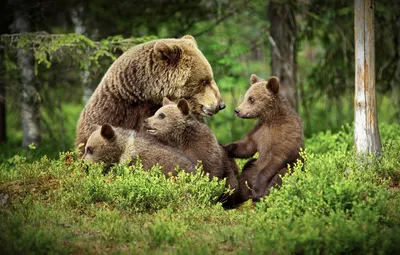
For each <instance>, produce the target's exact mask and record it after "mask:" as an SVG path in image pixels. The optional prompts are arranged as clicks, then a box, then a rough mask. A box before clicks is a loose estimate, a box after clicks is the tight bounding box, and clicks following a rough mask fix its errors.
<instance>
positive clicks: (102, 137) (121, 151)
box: [82, 123, 196, 176]
mask: <svg viewBox="0 0 400 255" xmlns="http://www.w3.org/2000/svg"><path fill="white" fill-rule="evenodd" d="M138 157H139V159H140V161H141V163H142V165H143V169H144V170H149V169H151V168H152V167H153V165H156V164H158V165H159V166H160V167H161V170H162V172H163V173H164V174H165V175H166V176H169V175H170V174H172V175H176V174H177V172H176V170H175V169H176V168H177V167H179V168H180V169H183V170H184V171H185V172H189V173H194V172H195V171H196V169H195V164H196V162H192V161H190V160H189V159H188V158H187V157H186V156H185V155H183V154H182V153H181V152H180V151H178V150H176V149H174V148H170V147H168V146H166V145H164V144H161V143H159V142H157V141H156V140H155V139H154V138H153V137H151V136H147V135H145V134H140V133H137V132H135V131H133V130H126V129H122V128H114V127H112V126H111V125H110V124H108V123H106V124H104V125H103V126H98V127H97V129H96V130H95V131H93V133H92V134H91V135H90V137H89V139H88V141H87V143H86V146H85V153H84V154H83V157H82V158H83V160H84V161H86V162H103V163H104V164H105V167H106V168H109V167H110V166H111V165H112V164H114V163H126V162H128V161H130V164H135V163H136V159H137V158H138Z"/></svg>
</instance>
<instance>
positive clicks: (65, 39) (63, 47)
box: [0, 31, 156, 73]
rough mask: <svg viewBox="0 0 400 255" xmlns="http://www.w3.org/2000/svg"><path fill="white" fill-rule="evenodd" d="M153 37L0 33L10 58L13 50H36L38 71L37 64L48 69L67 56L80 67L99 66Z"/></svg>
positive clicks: (1, 47)
mask: <svg viewBox="0 0 400 255" xmlns="http://www.w3.org/2000/svg"><path fill="white" fill-rule="evenodd" d="M154 39H156V37H155V36H146V37H138V38H123V37H122V36H119V35H118V36H111V37H108V38H105V39H103V40H101V41H92V40H90V39H89V38H87V37H85V36H84V35H81V34H75V33H70V34H48V33H47V32H43V31H42V32H35V33H21V34H4V35H1V36H0V50H3V51H4V54H5V59H6V60H10V57H9V56H8V54H9V53H10V52H16V51H19V50H23V51H25V52H28V51H33V55H34V58H35V66H36V67H35V72H36V73H37V65H39V64H44V65H46V67H47V68H49V67H50V66H51V63H52V62H54V61H55V60H58V61H59V60H60V59H62V58H64V57H67V56H68V57H71V58H72V59H73V60H75V61H76V62H77V63H79V66H80V68H81V69H88V68H89V67H90V66H92V65H99V59H100V58H103V57H106V58H110V59H112V60H115V59H116V58H117V55H118V54H119V53H120V52H125V51H126V50H128V49H129V48H131V47H133V46H135V45H137V44H140V43H144V42H147V41H150V40H154ZM7 62H8V61H7ZM6 67H7V69H8V70H10V69H15V68H17V66H16V65H15V64H7V65H6Z"/></svg>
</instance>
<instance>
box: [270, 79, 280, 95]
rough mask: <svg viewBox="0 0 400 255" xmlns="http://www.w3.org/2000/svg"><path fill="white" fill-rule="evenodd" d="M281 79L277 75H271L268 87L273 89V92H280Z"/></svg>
mask: <svg viewBox="0 0 400 255" xmlns="http://www.w3.org/2000/svg"><path fill="white" fill-rule="evenodd" d="M279 86H280V83H279V79H278V77H276V76H271V77H270V78H269V79H268V82H267V89H269V90H270V91H272V93H274V94H277V93H278V92H279Z"/></svg>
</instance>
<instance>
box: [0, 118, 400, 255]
mask: <svg viewBox="0 0 400 255" xmlns="http://www.w3.org/2000/svg"><path fill="white" fill-rule="evenodd" d="M380 131H381V137H382V141H383V145H384V147H383V149H384V152H383V154H382V156H381V157H380V158H378V159H376V158H374V157H369V158H368V159H366V160H364V161H362V160H360V159H359V157H358V156H356V155H355V154H354V152H353V149H352V146H351V145H352V135H351V127H350V126H345V127H344V128H343V129H342V130H341V131H339V132H337V133H330V132H325V133H320V134H317V135H315V136H313V137H311V138H310V139H307V141H306V151H305V152H304V157H305V163H304V165H301V164H299V165H298V166H297V167H295V168H294V169H292V171H291V173H290V174H288V175H287V176H286V177H285V178H284V181H283V186H282V187H281V188H280V189H274V190H272V192H271V195H270V196H268V197H267V198H265V199H264V200H263V201H262V202H260V203H258V204H257V205H252V204H251V203H245V204H243V205H242V206H241V207H240V208H238V209H234V210H224V209H223V208H222V206H221V205H220V204H219V203H218V202H216V201H217V198H218V197H219V196H220V195H221V194H223V193H224V192H226V191H225V188H224V183H223V182H218V181H216V180H214V181H211V182H210V181H209V180H208V179H207V177H204V176H202V175H200V174H197V175H189V174H185V173H180V174H179V175H178V176H177V177H174V178H169V179H167V178H164V176H163V174H162V173H161V171H160V170H159V169H157V168H154V169H153V170H152V171H150V172H143V171H141V169H140V166H135V167H131V168H128V167H126V166H123V165H117V166H115V167H114V168H112V171H110V173H108V174H107V175H103V174H102V173H101V170H102V166H101V165H91V166H87V165H85V164H83V163H82V162H81V161H80V160H79V159H77V157H76V154H75V152H65V153H60V155H59V156H58V157H57V158H56V159H52V158H48V157H47V156H44V157H42V158H40V159H39V160H36V159H29V158H27V157H25V156H22V155H15V156H13V157H10V158H8V159H6V160H4V163H2V164H1V165H0V229H1V232H0V253H2V254H45V253H46V254H49V253H50V254H54V253H56V254H71V253H72V254H114V253H118V254H339V253H351V254H371V253H372V254H394V253H399V252H400V248H399V246H398V244H397V242H398V240H400V215H399V213H398V212H399V211H400V192H399V185H398V182H399V180H400V139H399V138H400V130H399V128H398V125H395V124H392V125H387V124H382V125H381V126H380ZM239 163H240V165H243V163H244V161H239Z"/></svg>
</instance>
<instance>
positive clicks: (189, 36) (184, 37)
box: [181, 35, 197, 47]
mask: <svg viewBox="0 0 400 255" xmlns="http://www.w3.org/2000/svg"><path fill="white" fill-rule="evenodd" d="M181 39H186V40H190V41H191V42H192V43H193V44H194V45H195V46H196V47H197V42H196V39H194V37H193V36H191V35H185V36H183V37H182V38H181Z"/></svg>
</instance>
